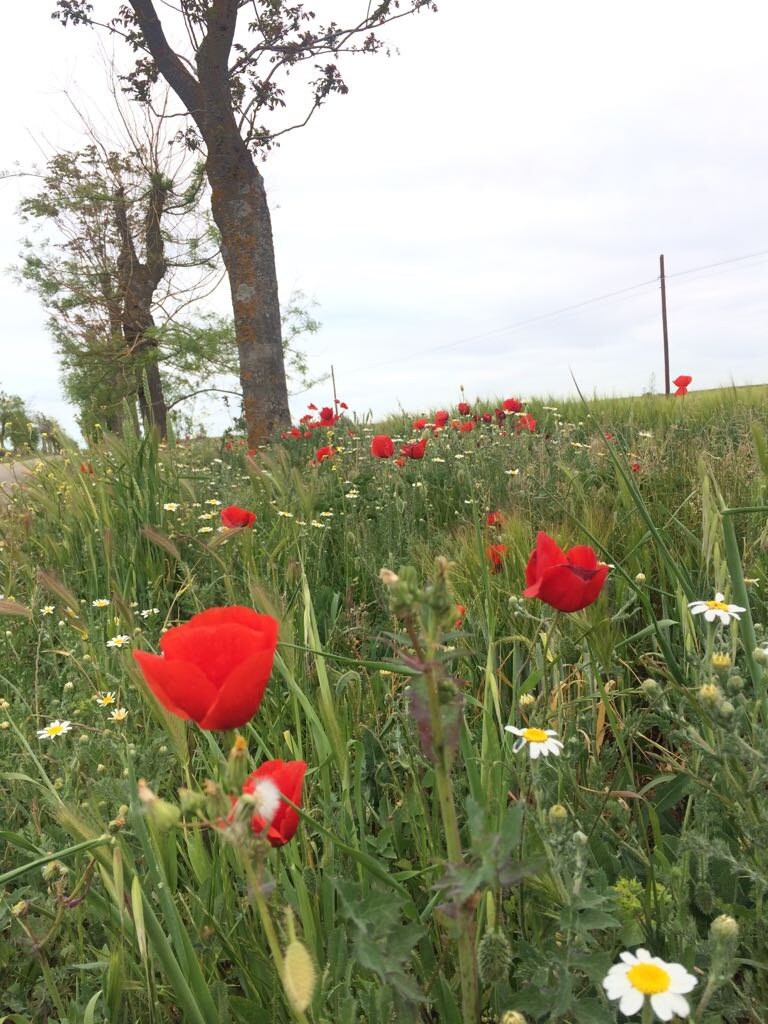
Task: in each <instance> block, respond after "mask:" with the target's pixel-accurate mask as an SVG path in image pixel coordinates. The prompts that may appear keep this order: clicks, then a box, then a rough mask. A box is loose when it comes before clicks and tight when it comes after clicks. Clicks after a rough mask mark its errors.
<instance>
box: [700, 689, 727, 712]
mask: <svg viewBox="0 0 768 1024" xmlns="http://www.w3.org/2000/svg"><path fill="white" fill-rule="evenodd" d="M699 700H700V701H701V703H702V704H706V706H707V707H709V708H718V707H720V704H721V703H722V700H723V691H722V690H721V689H720V687H719V686H717V685H715V683H705V684H704V685H703V686H701V687H699Z"/></svg>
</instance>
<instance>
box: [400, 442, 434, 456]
mask: <svg viewBox="0 0 768 1024" xmlns="http://www.w3.org/2000/svg"><path fill="white" fill-rule="evenodd" d="M426 447H427V438H426V437H422V439H421V440H420V441H414V443H413V444H404V445H401V446H400V454H401V455H404V456H405V457H406V459H423V458H424V449H425V448H426Z"/></svg>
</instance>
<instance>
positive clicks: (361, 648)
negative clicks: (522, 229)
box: [0, 389, 768, 1024]
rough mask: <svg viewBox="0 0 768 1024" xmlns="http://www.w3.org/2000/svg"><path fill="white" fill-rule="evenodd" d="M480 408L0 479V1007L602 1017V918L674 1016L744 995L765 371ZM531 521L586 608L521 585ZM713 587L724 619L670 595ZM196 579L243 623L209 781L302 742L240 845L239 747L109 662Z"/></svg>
mask: <svg viewBox="0 0 768 1024" xmlns="http://www.w3.org/2000/svg"><path fill="white" fill-rule="evenodd" d="M499 404H500V403H498V402H489V403H480V404H478V406H477V409H476V411H477V412H478V413H480V412H485V411H489V412H490V413H491V414H492V419H491V422H490V423H486V422H483V421H482V419H480V420H479V421H478V422H476V423H475V422H473V421H472V422H473V426H472V428H471V429H465V430H464V431H462V430H461V429H459V428H457V429H452V428H451V425H450V420H449V423H448V425H447V426H446V427H445V428H444V429H442V430H440V431H439V432H433V431H432V430H431V429H429V428H428V427H426V428H420V429H416V430H414V429H413V427H412V421H413V417H406V416H400V417H393V418H390V419H389V420H387V421H386V422H385V423H382V424H378V425H376V426H374V425H373V424H370V423H367V422H356V421H355V420H354V419H353V418H349V419H342V420H340V421H338V422H337V423H335V424H334V425H333V426H330V427H328V428H320V429H315V430H312V431H309V430H302V431H299V433H300V434H301V435H303V434H309V435H310V436H299V437H296V438H287V439H285V440H283V441H281V442H280V443H279V444H276V445H275V446H273V447H271V448H270V449H268V450H264V451H259V452H255V453H250V454H249V453H248V452H247V451H246V448H245V445H244V443H241V442H240V441H238V439H237V438H224V439H222V440H221V441H220V442H214V441H211V440H191V441H177V440H175V439H173V438H171V439H169V441H168V444H167V445H158V443H157V440H156V438H154V437H153V436H151V435H150V436H149V437H147V438H143V439H142V438H136V437H134V436H131V435H126V436H124V437H121V438H116V437H104V438H102V439H101V440H100V442H99V443H98V444H97V445H95V446H94V447H93V448H92V449H91V450H89V451H88V452H86V453H84V454H83V453H81V452H78V451H75V450H69V451H66V452H65V453H64V455H63V457H61V458H59V459H53V460H45V461H44V462H41V463H40V465H39V467H38V469H37V471H36V472H35V475H34V478H33V480H32V481H31V482H30V484H29V485H28V486H25V487H24V488H23V489H21V490H17V491H16V492H15V493H14V495H13V498H12V501H11V503H10V506H9V507H8V509H7V510H6V511H5V512H4V513H3V515H2V520H1V521H0V535H1V539H0V545H1V550H0V554H1V555H2V561H1V562H0V592H2V595H3V597H2V599H0V612H2V614H3V620H2V626H3V628H2V629H0V648H2V662H1V665H2V667H1V668H0V697H1V698H2V699H0V778H1V779H2V785H3V794H4V800H3V809H4V814H3V825H2V829H1V830H0V844H1V845H0V850H2V859H1V860H0V881H2V894H1V898H0V976H2V980H3V984H2V988H0V1021H9V1022H14V1024H31V1022H33V1021H34V1022H36V1021H47V1022H50V1024H56V1022H58V1024H75V1022H81V1021H82V1022H85V1024H95V1022H102V1021H108V1022H110V1024H133V1022H135V1021H142V1022H148V1024H171V1022H176V1021H181V1020H183V1021H185V1022H191V1024H210V1022H214V1021H215V1022H232V1024H235V1022H246V1021H248V1022H252V1021H270V1022H281V1024H282V1022H288V1021H295V1020H298V1021H312V1022H316V1024H326V1022H327V1024H330V1022H333V1024H357V1022H365V1024H389V1022H393V1021H397V1022H400V1021H402V1022H418V1021H421V1022H441V1024H442V1022H444V1024H474V1022H476V1021H487V1022H490V1021H502V1022H504V1024H521V1022H524V1021H527V1022H531V1024H532V1022H550V1024H555V1022H558V1024H608V1022H613V1021H616V1020H618V1019H624V1017H623V1016H622V1015H621V1014H620V1013H619V1012H618V1010H617V1006H616V1003H615V1002H612V1001H611V1000H609V999H608V997H607V993H606V991H605V989H604V987H603V984H602V982H603V979H604V978H605V977H606V975H607V974H608V971H609V969H610V967H611V965H612V964H614V963H615V962H616V961H617V958H618V955H619V953H621V952H622V951H625V950H629V949H634V948H636V947H641V948H645V949H648V950H649V951H650V952H651V953H652V954H653V955H655V956H658V957H661V958H663V960H664V961H665V962H668V963H679V964H682V965H684V966H685V968H686V970H687V971H689V972H691V973H692V974H693V975H694V976H695V977H696V979H697V982H698V984H697V985H696V987H695V989H694V990H693V992H691V993H690V995H688V996H687V999H688V1001H689V1003H690V1012H691V1019H692V1020H694V1021H696V1022H697V1024H715V1022H727V1024H764V1022H765V1021H766V1020H768V982H766V974H765V965H766V962H767V961H768V948H767V945H768V944H767V941H766V930H765V927H764V917H763V915H764V901H765V899H766V893H767V892H768V810H766V806H767V805H766V799H765V798H766V786H767V784H768V760H767V759H768V740H766V736H768V670H767V664H768V633H767V632H766V611H767V609H766V598H765V593H766V587H768V578H767V576H768V574H767V571H766V570H767V565H768V560H767V556H766V548H767V547H768V526H767V525H766V522H767V515H768V499H767V498H766V487H768V457H767V456H766V442H765V431H766V425H767V423H768V395H767V394H766V391H765V389H750V390H744V391H742V390H736V389H732V390H725V391H721V392H712V393H705V394H700V395H696V394H691V395H688V396H686V397H685V398H684V399H679V400H673V399H667V400H664V399H659V398H654V397H643V398H638V399H631V400H630V399H613V400H594V401H590V402H589V403H586V404H585V403H582V402H574V401H569V402H557V401H555V400H544V401H532V402H530V403H529V405H528V406H527V410H528V412H529V413H531V414H532V415H533V416H534V417H535V419H536V421H537V424H536V428H535V430H534V431H533V432H530V431H528V430H520V431H517V430H516V429H515V426H516V423H517V420H516V418H515V417H514V416H509V417H507V419H506V420H504V421H503V422H502V423H501V424H500V423H499V422H498V420H497V418H496V417H495V413H494V410H495V408H496V407H497V405H499ZM473 411H475V410H473ZM424 416H425V418H426V420H427V422H431V421H432V417H431V415H430V414H427V413H424ZM451 419H455V420H457V421H458V422H460V423H461V422H463V423H467V422H470V421H471V418H470V417H469V416H466V415H464V416H461V415H459V414H458V413H457V412H456V411H455V410H452V411H451ZM382 433H388V434H390V435H391V436H392V437H393V439H394V440H395V448H396V455H397V452H398V451H399V448H400V445H401V444H404V443H407V442H412V441H414V440H417V439H418V438H419V437H421V436H425V437H428V442H427V447H426V451H425V453H424V458H423V459H421V460H411V459H405V460H404V461H403V464H402V465H397V464H396V463H395V460H394V459H389V460H378V459H374V458H372V456H371V453H370V441H371V437H372V436H373V435H375V434H382ZM327 445H330V446H333V447H334V448H335V449H336V452H335V455H334V456H333V457H332V458H330V459H326V460H324V461H322V462H320V463H319V464H318V463H317V462H316V456H315V453H316V451H317V450H318V449H319V448H321V447H322V446H327ZM233 504H236V505H240V506H242V507H244V508H247V509H251V510H252V511H253V512H254V513H255V514H256V522H255V525H254V527H253V528H252V529H241V530H225V529H220V511H221V508H222V507H224V506H227V505H233ZM493 512H499V513H500V514H501V515H500V516H499V517H497V518H498V520H499V521H498V523H497V524H496V525H489V522H488V515H489V513H493ZM538 531H546V532H547V533H548V534H550V535H551V536H553V537H555V538H556V539H557V541H558V543H559V544H560V545H561V546H562V547H563V548H569V547H571V546H572V545H577V544H588V545H591V546H593V547H594V549H595V550H596V551H597V552H598V555H599V557H600V558H601V559H602V560H604V561H605V562H608V563H610V565H611V566H612V569H611V572H610V575H609V577H608V582H607V584H606V585H605V587H604V588H603V591H602V593H601V595H600V597H599V599H598V600H597V601H596V602H595V603H594V604H592V605H590V606H589V607H587V608H585V609H584V610H583V611H578V612H575V613H562V612H555V611H553V609H551V608H549V607H548V606H547V605H545V604H543V603H541V602H539V601H536V600H530V599H525V598H523V597H522V596H521V594H522V591H523V589H524V588H525V569H526V563H527V561H528V558H529V555H530V553H531V550H532V549H533V547H534V544H535V541H536V535H537V532H538ZM491 545H501V546H502V547H503V551H502V553H501V555H500V562H499V564H498V565H494V564H493V563H492V562H491V561H489V558H488V551H487V549H488V548H489V546H491ZM382 568H386V569H389V570H390V571H391V573H390V574H389V575H387V574H385V580H388V581H389V584H390V585H389V586H388V585H386V582H382V579H381V578H380V570H381V569H382ZM392 573H394V574H395V575H396V576H397V579H396V580H395V579H394V576H393V575H392ZM716 593H721V594H724V595H725V598H724V602H725V603H729V602H732V603H733V604H734V605H736V606H738V607H740V608H743V609H745V610H744V612H743V613H741V617H740V619H739V620H738V621H737V620H735V619H734V620H733V621H730V622H729V623H728V624H725V625H724V624H721V623H720V622H719V621H717V620H716V621H715V623H712V624H709V623H707V622H706V621H705V620H704V619H703V618H702V617H701V616H694V615H693V614H692V613H691V610H690V609H689V604H690V603H691V602H694V601H696V600H700V599H703V600H710V599H712V598H713V597H714V595H715V594H716ZM228 605H245V606H248V607H250V608H254V609H256V610H257V611H258V612H261V613H266V614H271V615H273V616H274V617H275V618H277V619H278V621H279V623H280V643H279V646H278V650H277V655H276V659H275V666H274V671H273V674H272V678H271V681H270V683H269V686H268V688H267V691H266V694H265V697H264V699H263V701H262V704H261V707H260V708H259V711H258V713H257V714H256V715H255V716H254V718H253V719H252V720H251V721H250V722H249V723H248V724H247V725H246V726H245V727H244V728H243V729H242V730H241V731H242V735H243V738H244V740H245V745H246V746H247V759H248V770H250V769H252V768H254V767H256V766H257V765H259V764H261V763H262V762H264V761H267V760H272V759H275V758H281V759H284V760H295V759H301V760H303V761H306V763H307V765H308V769H307V777H306V782H305V786H304V792H303V798H302V801H301V806H300V808H299V815H300V826H299V829H298V831H297V833H296V835H295V837H294V838H293V839H292V840H291V841H290V842H287V843H286V844H285V845H282V846H280V847H277V848H275V849H271V848H270V849H266V848H265V846H264V844H261V845H260V844H259V843H258V842H257V841H250V840H248V841H245V840H242V837H241V838H240V839H238V837H237V836H233V835H231V834H229V832H231V829H230V830H229V832H228V829H227V827H226V818H227V813H228V810H229V803H228V802H227V801H226V800H225V803H224V806H223V807H220V808H219V809H218V811H217V810H216V800H217V799H219V798H220V797H221V795H222V786H223V784H224V781H225V780H226V778H227V777H228V776H227V772H231V771H233V770H234V769H233V768H232V764H233V758H234V757H235V753H231V751H233V752H234V751H238V750H239V753H238V754H237V755H236V756H237V757H240V756H243V755H242V750H243V744H242V742H241V741H236V740H235V738H234V735H233V734H228V733H221V732H207V731H204V730H201V729H200V728H198V727H197V726H195V725H193V724H192V723H188V722H184V721H182V720H181V719H180V718H178V717H176V716H174V715H172V714H170V713H168V712H166V711H164V710H163V709H162V708H161V707H160V705H159V704H158V703H157V702H156V700H155V699H154V697H153V696H152V693H151V692H150V691H149V689H148V688H147V685H146V684H145V682H144V680H143V678H142V675H141V673H140V672H139V670H138V667H137V665H136V663H135V661H134V659H133V658H132V651H133V650H136V649H142V650H148V651H157V650H158V649H159V648H158V643H159V640H160V638H161V636H162V634H163V632H164V631H165V630H167V629H169V628H172V627H174V626H176V625H178V624H180V623H183V622H186V621H187V620H188V619H189V618H190V617H191V616H192V615H194V614H195V613H197V612H200V611H202V610H204V609H207V608H211V607H216V606H228ZM459 606H461V607H459ZM61 722H66V723H68V726H69V727H68V730H67V731H64V732H61V733H60V734H59V735H53V736H52V737H50V738H46V737H42V738H38V733H39V732H43V731H45V730H46V729H49V730H51V726H52V724H53V723H61ZM507 725H511V726H514V727H516V728H527V727H528V728H533V729H542V730H546V729H551V730H553V731H554V732H556V734H557V737H559V739H560V741H562V744H563V747H562V751H561V752H560V754H559V756H555V754H554V753H553V754H552V755H551V756H548V757H546V758H539V759H536V760H534V759H532V758H531V757H530V756H529V755H530V744H528V743H524V744H523V745H522V747H521V749H519V750H517V751H515V749H514V748H515V743H514V739H515V737H514V735H512V734H510V732H508V731H505V726H507ZM53 732H54V733H55V732H56V730H55V729H53ZM238 744H239V746H238ZM238 763H239V762H238ZM227 764H229V767H227ZM139 780H142V781H141V783H140V782H139ZM144 780H146V781H144ZM180 790H181V793H180V792H179V791H180ZM154 794H157V796H154ZM254 865H255V866H254ZM641 1013H642V1020H643V1021H644V1022H645V1021H649V1020H652V1019H653V1010H652V1007H651V1003H650V1002H649V1001H648V1000H646V1001H645V1002H644V1005H643V1008H642V1010H641V1011H638V1013H637V1014H635V1019H641V1017H640V1014H641ZM665 1019H666V1018H665Z"/></svg>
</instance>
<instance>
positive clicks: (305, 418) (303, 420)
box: [299, 412, 312, 423]
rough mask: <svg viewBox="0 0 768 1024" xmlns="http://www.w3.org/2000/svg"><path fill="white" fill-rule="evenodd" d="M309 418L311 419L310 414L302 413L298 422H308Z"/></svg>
mask: <svg viewBox="0 0 768 1024" xmlns="http://www.w3.org/2000/svg"><path fill="white" fill-rule="evenodd" d="M311 420H312V414H311V413H308V412H307V413H304V415H303V416H302V417H301V419H300V420H299V423H310V422H311Z"/></svg>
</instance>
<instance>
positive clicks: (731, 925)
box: [709, 914, 739, 949]
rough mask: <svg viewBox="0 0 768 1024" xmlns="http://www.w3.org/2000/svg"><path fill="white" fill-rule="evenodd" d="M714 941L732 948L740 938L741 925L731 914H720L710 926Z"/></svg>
mask: <svg viewBox="0 0 768 1024" xmlns="http://www.w3.org/2000/svg"><path fill="white" fill-rule="evenodd" d="M709 934H710V935H711V936H712V940H713V942H716V943H717V944H718V945H719V946H726V947H728V948H729V949H732V948H733V947H734V946H735V945H736V943H737V942H738V940H739V925H738V922H737V921H736V919H735V918H733V917H731V915H730V914H720V916H719V917H716V918H715V919H714V921H713V922H712V924H711V925H710V926H709Z"/></svg>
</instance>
